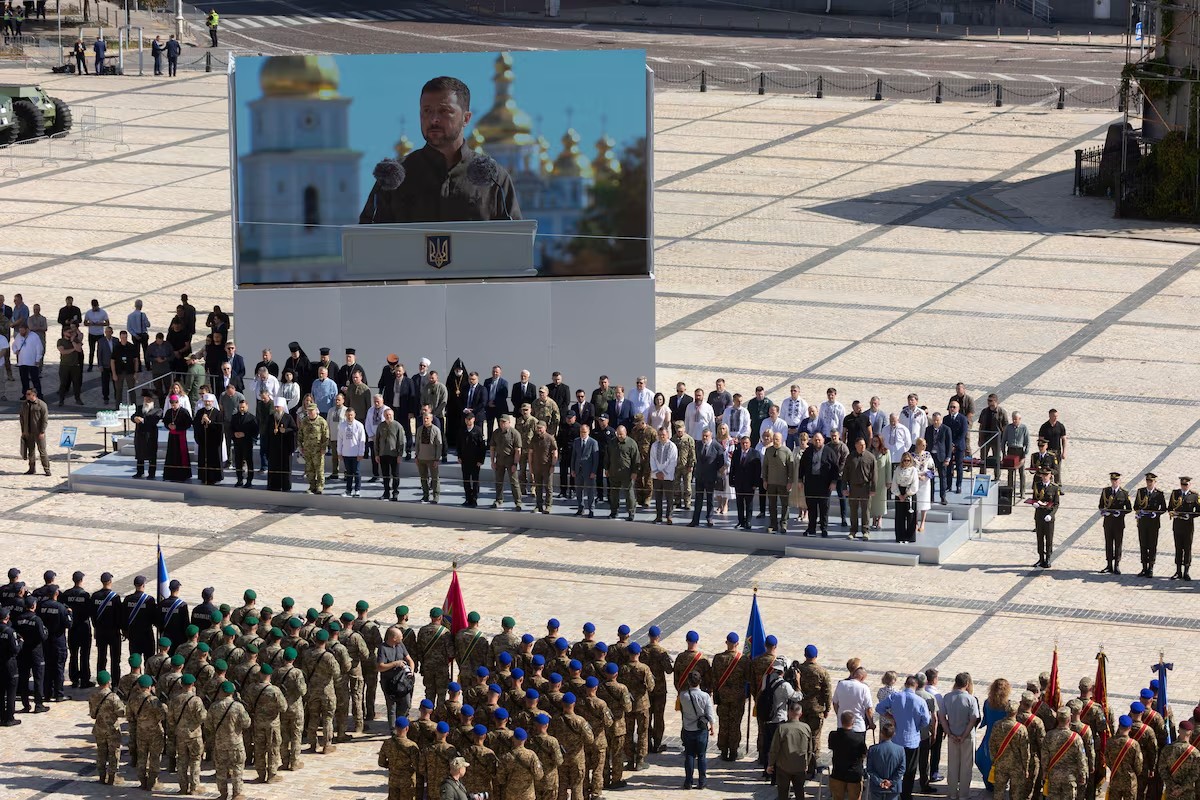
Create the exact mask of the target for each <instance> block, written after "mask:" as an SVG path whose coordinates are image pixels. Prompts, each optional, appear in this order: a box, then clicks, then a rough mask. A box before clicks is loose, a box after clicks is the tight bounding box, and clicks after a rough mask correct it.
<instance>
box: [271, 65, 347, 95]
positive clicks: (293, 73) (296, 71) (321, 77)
mask: <svg viewBox="0 0 1200 800" xmlns="http://www.w3.org/2000/svg"><path fill="white" fill-rule="evenodd" d="M339 79H340V75H339V74H338V68H337V64H335V63H334V60H333V59H332V58H330V57H328V56H272V57H271V58H268V59H267V63H266V64H264V65H263V68H262V72H260V73H259V75H258V83H259V86H261V87H262V91H263V95H264V96H266V97H333V96H335V95H337V88H338V81H339Z"/></svg>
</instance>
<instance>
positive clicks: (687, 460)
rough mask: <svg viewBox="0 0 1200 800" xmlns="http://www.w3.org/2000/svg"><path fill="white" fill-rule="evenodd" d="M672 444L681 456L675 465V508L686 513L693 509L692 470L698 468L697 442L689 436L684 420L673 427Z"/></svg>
mask: <svg viewBox="0 0 1200 800" xmlns="http://www.w3.org/2000/svg"><path fill="white" fill-rule="evenodd" d="M672 427H673V428H674V429H675V432H674V434H673V435H672V436H671V442H672V443H673V444H674V445H675V451H676V452H677V453H678V454H679V460H678V462H677V463H676V465H675V507H676V508H682V509H684V510H685V511H686V510H687V509H689V508H691V507H692V470H694V469H695V468H696V440H695V439H693V438H692V437H691V436H688V435H687V431H686V430H685V429H684V424H683V420H679V421H678V422H676V423H674V425H673V426H672Z"/></svg>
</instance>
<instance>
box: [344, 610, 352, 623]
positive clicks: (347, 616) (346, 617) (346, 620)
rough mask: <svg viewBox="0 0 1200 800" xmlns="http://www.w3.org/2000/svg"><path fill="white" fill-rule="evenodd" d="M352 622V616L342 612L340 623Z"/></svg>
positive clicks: (347, 612)
mask: <svg viewBox="0 0 1200 800" xmlns="http://www.w3.org/2000/svg"><path fill="white" fill-rule="evenodd" d="M353 621H354V614H352V613H350V612H349V611H343V612H342V622H353Z"/></svg>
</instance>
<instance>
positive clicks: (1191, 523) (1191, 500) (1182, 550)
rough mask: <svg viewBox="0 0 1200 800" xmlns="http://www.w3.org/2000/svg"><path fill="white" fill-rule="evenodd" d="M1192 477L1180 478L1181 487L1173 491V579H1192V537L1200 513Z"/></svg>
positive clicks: (1199, 504) (1171, 505)
mask: <svg viewBox="0 0 1200 800" xmlns="http://www.w3.org/2000/svg"><path fill="white" fill-rule="evenodd" d="M1191 486H1192V479H1191V478H1187V477H1183V478H1180V479H1179V488H1178V489H1175V490H1174V491H1172V492H1171V500H1170V507H1171V532H1172V533H1174V534H1175V574H1174V575H1172V576H1171V580H1183V581H1190V580H1191V579H1192V576H1191V568H1192V537H1193V535H1194V534H1195V532H1196V514H1197V513H1200V497H1198V496H1197V495H1196V493H1195V492H1193V491H1192V488H1191Z"/></svg>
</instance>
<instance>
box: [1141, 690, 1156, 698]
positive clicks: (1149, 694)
mask: <svg viewBox="0 0 1200 800" xmlns="http://www.w3.org/2000/svg"><path fill="white" fill-rule="evenodd" d="M1138 696H1139V697H1141V698H1142V699H1143V700H1151V699H1153V698H1154V692H1152V691H1151V690H1149V689H1142V691H1141V692H1139V693H1138Z"/></svg>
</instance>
